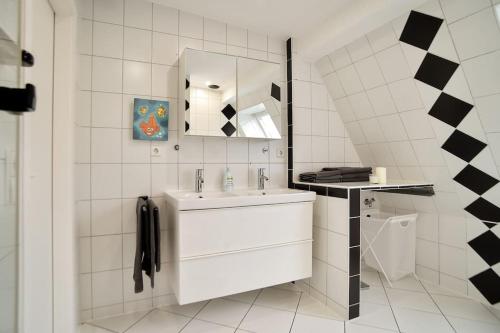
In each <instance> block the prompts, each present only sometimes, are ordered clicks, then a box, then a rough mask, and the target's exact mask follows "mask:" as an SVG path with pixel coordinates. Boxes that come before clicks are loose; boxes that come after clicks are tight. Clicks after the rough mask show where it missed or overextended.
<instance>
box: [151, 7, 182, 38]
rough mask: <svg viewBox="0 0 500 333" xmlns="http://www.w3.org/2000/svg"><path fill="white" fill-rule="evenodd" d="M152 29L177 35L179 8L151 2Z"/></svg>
mask: <svg viewBox="0 0 500 333" xmlns="http://www.w3.org/2000/svg"><path fill="white" fill-rule="evenodd" d="M153 30H154V31H159V32H164V33H168V34H175V35H177V34H178V33H179V10H177V9H175V8H170V7H167V6H161V5H158V4H153Z"/></svg>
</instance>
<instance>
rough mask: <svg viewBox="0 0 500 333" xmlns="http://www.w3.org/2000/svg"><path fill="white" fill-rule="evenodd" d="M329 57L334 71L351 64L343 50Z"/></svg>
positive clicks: (349, 58)
mask: <svg viewBox="0 0 500 333" xmlns="http://www.w3.org/2000/svg"><path fill="white" fill-rule="evenodd" d="M329 57H330V60H331V61H332V65H333V68H334V69H335V70H339V69H341V68H343V67H346V66H347V65H349V64H351V63H352V60H351V57H350V56H349V53H347V50H346V49H345V48H341V49H338V50H336V51H335V52H333V53H331V54H330V55H329Z"/></svg>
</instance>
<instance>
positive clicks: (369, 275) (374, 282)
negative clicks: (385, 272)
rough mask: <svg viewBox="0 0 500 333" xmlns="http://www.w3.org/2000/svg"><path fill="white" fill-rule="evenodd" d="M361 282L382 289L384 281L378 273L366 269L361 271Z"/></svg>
mask: <svg viewBox="0 0 500 333" xmlns="http://www.w3.org/2000/svg"><path fill="white" fill-rule="evenodd" d="M361 281H363V282H364V283H368V284H369V285H370V287H371V286H380V287H382V281H381V280H380V277H379V275H378V272H376V271H374V270H371V269H364V270H362V271H361Z"/></svg>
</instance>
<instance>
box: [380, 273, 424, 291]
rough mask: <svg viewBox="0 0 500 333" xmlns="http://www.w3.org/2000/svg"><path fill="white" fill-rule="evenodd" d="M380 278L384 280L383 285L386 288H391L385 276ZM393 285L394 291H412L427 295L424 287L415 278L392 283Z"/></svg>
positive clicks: (410, 277)
mask: <svg viewBox="0 0 500 333" xmlns="http://www.w3.org/2000/svg"><path fill="white" fill-rule="evenodd" d="M380 278H381V279H382V283H383V284H384V286H385V287H386V288H388V289H389V288H391V287H390V286H389V283H387V280H386V279H385V278H384V277H383V276H381V277H380ZM391 283H392V288H393V289H403V290H412V291H418V292H421V293H425V289H424V287H422V284H421V283H420V282H419V281H418V280H416V279H415V278H414V277H413V276H407V277H404V278H402V279H401V280H398V281H391Z"/></svg>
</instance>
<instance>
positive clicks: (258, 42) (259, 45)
mask: <svg viewBox="0 0 500 333" xmlns="http://www.w3.org/2000/svg"><path fill="white" fill-rule="evenodd" d="M248 48H249V49H254V50H260V51H267V36H266V35H264V34H260V33H257V32H252V31H248Z"/></svg>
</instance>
